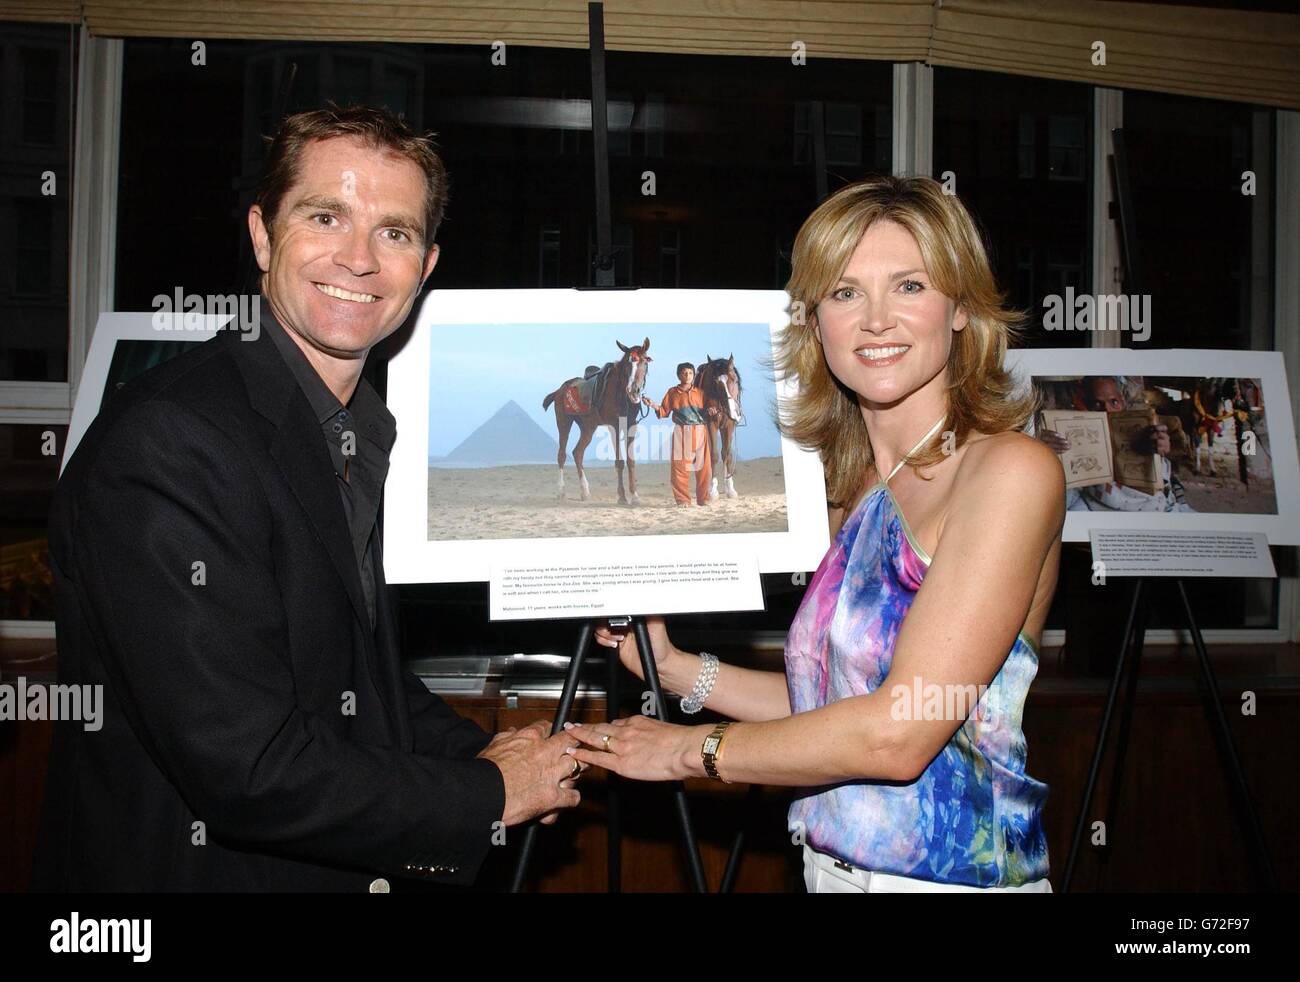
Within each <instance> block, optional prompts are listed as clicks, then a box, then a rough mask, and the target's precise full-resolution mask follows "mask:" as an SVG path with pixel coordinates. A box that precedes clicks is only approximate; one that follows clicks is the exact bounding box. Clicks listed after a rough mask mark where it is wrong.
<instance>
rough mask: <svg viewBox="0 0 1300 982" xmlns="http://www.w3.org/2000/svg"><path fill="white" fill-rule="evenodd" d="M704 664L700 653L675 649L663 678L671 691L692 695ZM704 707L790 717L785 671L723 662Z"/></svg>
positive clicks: (739, 716) (738, 715) (735, 715)
mask: <svg viewBox="0 0 1300 982" xmlns="http://www.w3.org/2000/svg"><path fill="white" fill-rule="evenodd" d="M653 643H654V642H651V644H653ZM703 664H704V659H702V658H701V657H700V656H699V655H693V654H691V653H690V652H689V651H682V650H680V649H678V648H673V649H672V654H671V655H670V656H669V658H668V661H667V664H665V665H663V666H662V667H661V668H660V670H659V681H661V682H662V683H663V685H664V688H665V689H666V690H668V691H669V692H675V693H677V694H678V695H681V696H687V695H690V692H691V689H692V688H694V686H695V680H696V679H697V678H699V676H700V668H701V667H702V666H703ZM639 674H640V673H638V675H639ZM704 708H705V709H708V710H710V711H711V712H715V713H720V714H721V715H723V716H727V717H729V718H731V719H734V720H767V719H780V718H781V717H783V716H789V715H790V691H789V689H788V688H787V687H786V684H785V673H784V672H765V671H761V670H759V669H754V668H741V667H740V666H739V665H728V664H727V663H726V662H724V661H719V662H718V677H717V679H716V680H714V683H713V690H712V691H711V692H710V693H709V697H708V699H706V700H705V701H704Z"/></svg>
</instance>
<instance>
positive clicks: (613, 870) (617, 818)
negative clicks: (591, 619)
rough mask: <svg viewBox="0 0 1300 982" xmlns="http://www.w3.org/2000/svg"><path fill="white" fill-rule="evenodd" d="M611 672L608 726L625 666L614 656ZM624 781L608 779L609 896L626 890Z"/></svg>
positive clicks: (608, 660)
mask: <svg viewBox="0 0 1300 982" xmlns="http://www.w3.org/2000/svg"><path fill="white" fill-rule="evenodd" d="M606 665H607V667H608V669H609V671H608V674H607V676H606V680H605V722H606V723H609V722H612V721H613V720H614V719H615V718H616V717H617V716H618V707H619V674H620V673H621V672H622V670H623V665H622V663H621V662H620V661H619V660H618V658H617V657H616V656H614V655H612V654H610V655H607V656H606ZM622 781H623V779H622V778H621V777H619V776H618V775H617V774H614V773H612V772H611V773H608V774H606V775H605V801H606V806H605V807H606V812H605V814H606V820H605V862H606V864H607V865H606V867H605V868H606V870H607V878H606V885H607V889H608V890H609V892H610V893H619V892H621V891H622V889H623V789H622V787H621V785H622Z"/></svg>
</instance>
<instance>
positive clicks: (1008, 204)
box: [933, 68, 1092, 348]
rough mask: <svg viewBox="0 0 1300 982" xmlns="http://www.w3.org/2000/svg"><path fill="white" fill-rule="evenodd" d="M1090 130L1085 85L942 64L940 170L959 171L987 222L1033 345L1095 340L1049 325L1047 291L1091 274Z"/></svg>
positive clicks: (937, 101)
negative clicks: (1045, 305)
mask: <svg viewBox="0 0 1300 982" xmlns="http://www.w3.org/2000/svg"><path fill="white" fill-rule="evenodd" d="M1091 132H1092V89H1091V87H1089V86H1087V85H1081V84H1079V83H1076V82H1058V81H1054V80H1051V79H1037V78H1025V77H1022V76H1018V75H1015V76H1013V75H999V74H996V73H993V72H977V71H968V70H965V69H956V68H936V69H935V70H934V172H933V173H934V177H935V178H936V179H939V180H943V179H944V175H945V173H946V172H951V174H952V175H953V177H954V178H955V180H956V190H957V195H958V197H960V198H961V200H962V202H963V203H965V205H966V207H967V208H969V209H970V210H971V212H972V213H973V214H974V215H975V216H976V217H977V219H978V220H979V222H980V223H981V224H982V225H983V227H984V234H985V239H986V244H987V245H988V247H989V249H990V255H989V260H990V262H991V263H992V266H993V273H994V276H995V277H996V278H997V281H998V285H999V286H1000V287H1002V289H1004V290H1007V291H1008V293H1009V297H1008V301H1009V302H1010V303H1011V304H1012V305H1013V306H1015V307H1017V308H1019V309H1021V310H1024V311H1026V312H1027V313H1028V318H1029V319H1028V323H1027V325H1026V332H1025V335H1024V338H1023V341H1022V343H1023V344H1025V345H1027V346H1031V347H1052V348H1060V347H1068V346H1074V345H1078V346H1085V347H1086V346H1087V345H1088V344H1089V343H1090V341H1091V335H1089V334H1088V333H1087V332H1081V331H1059V332H1057V331H1047V330H1044V328H1043V299H1044V298H1045V297H1047V296H1050V295H1053V294H1056V295H1064V293H1065V290H1066V289H1067V288H1073V289H1074V290H1075V291H1076V292H1082V291H1083V290H1084V289H1085V288H1086V285H1087V284H1088V282H1089V280H1090V278H1091V277H1090V274H1089V266H1090V264H1091V257H1092V217H1091V208H1092V204H1091V182H1092V155H1091V153H1090V152H1089V150H1088V147H1089V145H1090V143H1089V141H1090V137H1091Z"/></svg>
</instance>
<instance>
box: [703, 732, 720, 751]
mask: <svg viewBox="0 0 1300 982" xmlns="http://www.w3.org/2000/svg"><path fill="white" fill-rule="evenodd" d="M718 742H719V738H718V737H715V736H710V737H708V738H706V739H705V741H704V752H705V753H706V754H711V753H714V752H716V751H717V749H718Z"/></svg>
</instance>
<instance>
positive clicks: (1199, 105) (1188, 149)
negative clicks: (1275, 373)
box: [1124, 91, 1274, 350]
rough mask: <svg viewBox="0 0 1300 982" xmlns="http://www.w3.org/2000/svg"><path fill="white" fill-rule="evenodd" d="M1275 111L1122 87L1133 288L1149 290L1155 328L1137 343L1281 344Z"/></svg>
mask: <svg viewBox="0 0 1300 982" xmlns="http://www.w3.org/2000/svg"><path fill="white" fill-rule="evenodd" d="M1273 115H1274V110H1272V109H1261V108H1258V107H1254V106H1249V105H1245V104H1243V103H1236V102H1216V101H1213V100H1210V99H1193V98H1188V97H1184V96H1173V95H1163V94H1161V93H1158V92H1137V91H1126V92H1125V93H1124V135H1125V138H1126V143H1127V147H1128V159H1129V173H1130V180H1131V184H1132V197H1133V204H1134V211H1135V212H1136V215H1135V220H1136V224H1137V248H1136V250H1135V252H1136V254H1137V260H1138V267H1137V273H1138V280H1137V282H1136V284H1134V285H1133V286H1132V287H1129V288H1128V290H1129V292H1133V293H1149V294H1150V295H1151V321H1152V323H1151V336H1150V337H1149V338H1148V339H1147V341H1146V342H1145V344H1135V345H1134V347H1155V348H1244V349H1256V350H1266V349H1270V348H1272V347H1273V322H1272V316H1271V312H1272V307H1273V289H1272V288H1273V282H1272V274H1273V226H1272V211H1273V187H1274V181H1273V172H1272V161H1273V159H1274V155H1273ZM1249 192H1253V193H1249Z"/></svg>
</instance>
